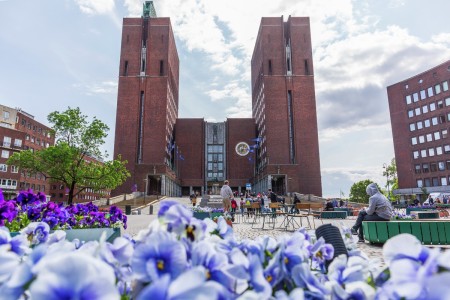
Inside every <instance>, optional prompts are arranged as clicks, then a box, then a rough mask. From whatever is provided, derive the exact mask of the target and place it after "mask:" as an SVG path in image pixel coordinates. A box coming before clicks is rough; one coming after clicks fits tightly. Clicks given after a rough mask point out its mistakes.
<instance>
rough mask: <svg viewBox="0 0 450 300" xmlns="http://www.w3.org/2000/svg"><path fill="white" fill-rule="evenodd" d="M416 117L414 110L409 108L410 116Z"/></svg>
mask: <svg viewBox="0 0 450 300" xmlns="http://www.w3.org/2000/svg"><path fill="white" fill-rule="evenodd" d="M412 117H414V110H412V109H410V110H408V118H412Z"/></svg>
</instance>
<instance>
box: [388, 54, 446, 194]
mask: <svg viewBox="0 0 450 300" xmlns="http://www.w3.org/2000/svg"><path fill="white" fill-rule="evenodd" d="M449 84H450V61H447V62H445V63H443V64H440V65H438V66H436V67H434V68H432V69H430V70H427V71H425V72H423V73H420V74H418V75H415V76H413V77H411V78H408V79H405V80H402V81H401V82H398V83H396V84H393V85H391V86H388V87H387V94H388V101H389V111H390V116H391V126H392V137H393V141H394V150H395V159H396V163H397V174H398V185H399V192H400V193H403V194H422V193H423V191H422V190H421V189H420V188H421V187H425V188H426V189H427V192H441V191H446V192H449V191H450V188H449V185H450V142H449V137H448V131H449V124H450V123H449V122H450V90H449V88H448V86H449Z"/></svg>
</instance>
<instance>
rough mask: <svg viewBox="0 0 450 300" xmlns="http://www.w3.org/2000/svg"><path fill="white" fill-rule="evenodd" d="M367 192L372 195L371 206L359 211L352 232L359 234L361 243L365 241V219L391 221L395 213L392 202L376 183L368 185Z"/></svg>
mask: <svg viewBox="0 0 450 300" xmlns="http://www.w3.org/2000/svg"><path fill="white" fill-rule="evenodd" d="M366 193H367V194H368V195H369V196H370V198H369V207H368V208H366V209H362V210H361V211H360V212H359V214H358V218H357V219H356V222H355V225H353V227H352V233H353V234H358V236H359V242H361V243H364V234H363V229H362V222H363V221H389V220H390V219H391V218H392V216H393V214H394V211H393V209H392V206H391V203H390V202H389V200H388V199H387V198H386V197H385V196H384V195H383V194H381V193H380V191H379V190H378V187H377V185H376V184H375V183H371V184H369V185H368V186H367V188H366ZM358 231H359V232H358Z"/></svg>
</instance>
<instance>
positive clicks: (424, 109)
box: [408, 98, 450, 118]
mask: <svg viewBox="0 0 450 300" xmlns="http://www.w3.org/2000/svg"><path fill="white" fill-rule="evenodd" d="M444 103H445V106H450V98H446V99H445V100H438V101H436V102H431V103H430V104H425V105H422V106H419V107H416V108H412V109H409V110H408V118H412V117H414V116H416V117H417V116H420V115H422V114H426V113H428V112H432V111H435V110H436V109H441V108H444Z"/></svg>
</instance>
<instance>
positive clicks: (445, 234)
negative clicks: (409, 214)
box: [362, 220, 450, 245]
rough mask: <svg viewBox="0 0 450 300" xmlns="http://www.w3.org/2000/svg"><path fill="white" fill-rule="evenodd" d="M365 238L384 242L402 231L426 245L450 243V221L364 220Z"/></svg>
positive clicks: (375, 241)
mask: <svg viewBox="0 0 450 300" xmlns="http://www.w3.org/2000/svg"><path fill="white" fill-rule="evenodd" d="M362 226H363V232H364V239H365V240H367V241H369V242H371V243H384V242H386V241H387V240H388V239H389V238H391V237H393V236H396V235H398V234H400V233H409V234H412V235H414V236H415V237H417V239H418V240H419V241H421V242H422V244H425V245H450V221H449V220H427V221H425V220H424V221H388V222H379V221H378V222H375V221H364V222H363V224H362Z"/></svg>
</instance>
